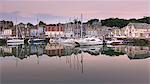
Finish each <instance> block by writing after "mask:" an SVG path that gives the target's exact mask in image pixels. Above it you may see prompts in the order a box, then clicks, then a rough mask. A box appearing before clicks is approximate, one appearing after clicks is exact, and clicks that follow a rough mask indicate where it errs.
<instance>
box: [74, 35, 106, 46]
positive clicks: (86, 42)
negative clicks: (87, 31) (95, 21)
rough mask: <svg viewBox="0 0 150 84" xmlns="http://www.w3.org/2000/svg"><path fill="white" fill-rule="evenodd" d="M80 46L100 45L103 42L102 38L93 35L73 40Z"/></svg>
mask: <svg viewBox="0 0 150 84" xmlns="http://www.w3.org/2000/svg"><path fill="white" fill-rule="evenodd" d="M75 42H76V43H77V44H79V45H80V46H91V45H101V44H103V40H101V39H99V38H95V37H88V38H80V39H78V40H76V41H75Z"/></svg>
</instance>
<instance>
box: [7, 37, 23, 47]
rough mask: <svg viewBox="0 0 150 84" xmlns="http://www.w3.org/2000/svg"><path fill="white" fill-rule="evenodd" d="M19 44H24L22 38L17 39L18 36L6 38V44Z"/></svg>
mask: <svg viewBox="0 0 150 84" xmlns="http://www.w3.org/2000/svg"><path fill="white" fill-rule="evenodd" d="M20 44H24V39H19V38H8V39H7V45H20Z"/></svg>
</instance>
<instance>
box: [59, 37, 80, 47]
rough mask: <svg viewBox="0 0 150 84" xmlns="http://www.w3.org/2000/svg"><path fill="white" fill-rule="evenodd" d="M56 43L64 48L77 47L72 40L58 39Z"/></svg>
mask: <svg viewBox="0 0 150 84" xmlns="http://www.w3.org/2000/svg"><path fill="white" fill-rule="evenodd" d="M57 43H59V44H62V45H64V46H74V47H75V46H78V44H77V43H76V42H75V39H73V38H66V39H63V38H59V39H58V40H57Z"/></svg>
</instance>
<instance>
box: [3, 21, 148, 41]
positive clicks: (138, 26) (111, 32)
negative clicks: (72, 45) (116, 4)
mask: <svg viewBox="0 0 150 84" xmlns="http://www.w3.org/2000/svg"><path fill="white" fill-rule="evenodd" d="M81 27H82V31H81ZM16 30H18V31H16ZM16 32H18V33H16ZM81 33H82V35H83V37H86V36H97V37H100V38H103V37H108V38H139V39H150V24H147V23H129V24H128V25H127V26H125V27H123V28H118V27H107V26H102V25H101V22H99V21H95V22H89V23H88V22H87V23H83V25H82V26H81V22H78V21H77V22H70V23H65V24H61V23H58V24H42V25H39V24H37V25H32V24H30V23H28V24H24V23H19V24H17V25H14V24H13V22H12V21H0V37H15V36H16V35H17V34H18V36H19V37H20V38H43V37H46V38H59V37H67V38H80V37H81Z"/></svg>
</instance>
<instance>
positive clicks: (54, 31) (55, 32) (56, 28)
mask: <svg viewBox="0 0 150 84" xmlns="http://www.w3.org/2000/svg"><path fill="white" fill-rule="evenodd" d="M64 28H65V25H64V24H49V25H46V28H45V36H46V37H49V38H50V37H64Z"/></svg>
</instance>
